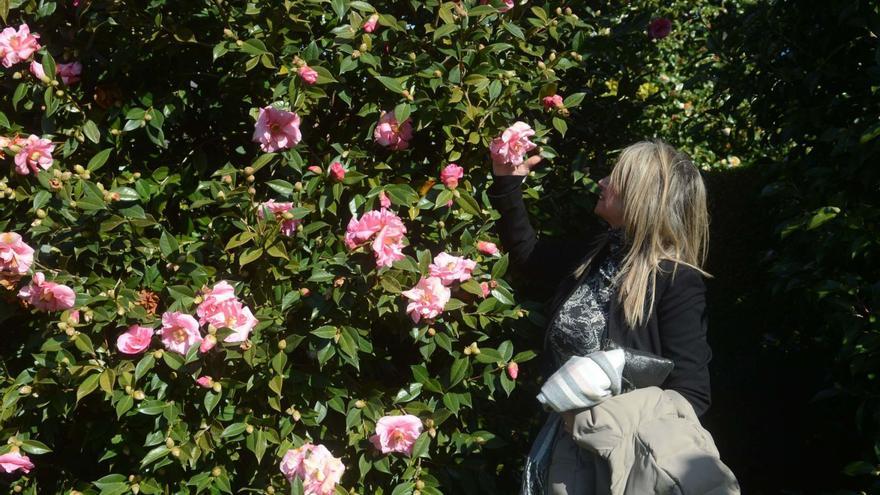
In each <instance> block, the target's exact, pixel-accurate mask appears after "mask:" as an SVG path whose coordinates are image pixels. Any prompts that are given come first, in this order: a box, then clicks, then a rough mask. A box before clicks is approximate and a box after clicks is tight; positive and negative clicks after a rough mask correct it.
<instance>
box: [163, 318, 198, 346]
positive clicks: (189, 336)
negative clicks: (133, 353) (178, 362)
mask: <svg viewBox="0 0 880 495" xmlns="http://www.w3.org/2000/svg"><path fill="white" fill-rule="evenodd" d="M159 335H160V337H161V338H162V344H164V345H165V348H166V349H168V350H169V351H172V352H176V353H178V354H186V353H187V352H189V350H190V348H191V347H193V346H196V345H199V344H201V343H202V334H201V333H199V322H197V321H196V319H195V318H193V317H192V316H190V315H186V314H183V313H178V312H176V311H174V312H165V313H163V314H162V329H161V330H159Z"/></svg>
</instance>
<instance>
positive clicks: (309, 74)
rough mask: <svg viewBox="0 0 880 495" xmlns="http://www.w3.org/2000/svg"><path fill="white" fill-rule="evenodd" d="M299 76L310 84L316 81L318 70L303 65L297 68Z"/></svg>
mask: <svg viewBox="0 0 880 495" xmlns="http://www.w3.org/2000/svg"><path fill="white" fill-rule="evenodd" d="M299 77H300V78H301V79H302V80H303V82H304V83H306V84H308V85H312V84H315V83H316V82H318V71H316V70H315V69H313V68H311V67H309V66H308V65H303V66H302V67H300V68H299Z"/></svg>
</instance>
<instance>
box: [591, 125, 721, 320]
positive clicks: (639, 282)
mask: <svg viewBox="0 0 880 495" xmlns="http://www.w3.org/2000/svg"><path fill="white" fill-rule="evenodd" d="M609 182H610V186H611V187H613V188H615V190H616V191H617V194H618V195H619V197H620V198H621V200H622V202H623V228H624V239H625V243H626V246H627V248H626V249H627V252H626V255H625V256H624V258H623V261H622V264H621V267H620V270H619V272H618V274H617V277H616V279H615V284H616V285H617V287H618V291H617V293H618V298H619V301H620V303H621V306H622V307H623V312H624V316H625V317H626V322H627V324H628V325H629V327H630V328H638V327H639V326H640V325H642V324H643V323H644V321H645V318H646V315H648V314H650V313H651V311H652V309H653V307H654V302H655V301H654V293H655V289H656V284H657V272H658V271H660V261H661V260H664V259H666V260H671V261H673V262H676V264H675V265H674V266H675V267H676V268H677V266H678V263H681V264H685V265H688V266H691V267H693V268H695V269H697V270H699V271H700V273H702V274H703V275H706V276H708V274H707V273H706V272H705V271H703V269H702V267H703V264H704V263H705V260H706V254H707V249H708V244H709V212H708V208H707V205H706V187H705V185H704V184H703V179H702V177H701V176H700V172H699V170H697V168H696V167H695V166H694V164H693V162H692V161H691V159H690V157H688V156H687V155H686V154H685V153H682V152H679V151H678V150H676V149H675V148H673V147H672V146H670V145H668V144H666V143H665V142H663V141H659V140H655V141H642V142H638V143H635V144H633V145H631V146H628V147H627V148H626V149H624V150H623V151H622V152H621V153H620V157H619V158H618V159H617V163H616V164H615V166H614V169H613V170H612V171H611V177H610V180H609ZM584 268H585V267H584ZM579 271H583V268H582V269H581V270H579ZM674 272H675V268H673V276H674ZM646 300H648V304H647V307H646V305H645V302H646Z"/></svg>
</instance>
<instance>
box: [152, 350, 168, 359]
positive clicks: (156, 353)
mask: <svg viewBox="0 0 880 495" xmlns="http://www.w3.org/2000/svg"><path fill="white" fill-rule="evenodd" d="M164 355H165V351H163V350H162V349H156V350H155V351H153V358H154V359H162V356H164Z"/></svg>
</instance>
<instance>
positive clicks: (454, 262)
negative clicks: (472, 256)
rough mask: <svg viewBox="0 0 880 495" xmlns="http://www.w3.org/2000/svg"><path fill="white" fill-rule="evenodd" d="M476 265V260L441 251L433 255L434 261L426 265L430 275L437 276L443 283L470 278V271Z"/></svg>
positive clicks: (447, 283)
mask: <svg viewBox="0 0 880 495" xmlns="http://www.w3.org/2000/svg"><path fill="white" fill-rule="evenodd" d="M476 267H477V262H476V261H473V260H469V259H465V258H462V257H460V256H452V255H450V254H448V253H446V252H442V253H440V254H438V255H437V256H435V257H434V262H433V263H431V265H430V266H429V267H428V269H429V270H430V273H431V276H432V277H438V278H439V279H440V280H441V281H442V282H443V285H449V284H451V283H453V282H464V281H465V280H467V279H469V278H471V272H472V271H473V270H474V268H476Z"/></svg>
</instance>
